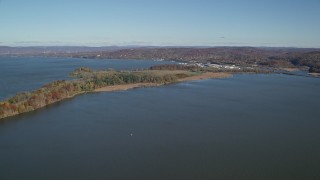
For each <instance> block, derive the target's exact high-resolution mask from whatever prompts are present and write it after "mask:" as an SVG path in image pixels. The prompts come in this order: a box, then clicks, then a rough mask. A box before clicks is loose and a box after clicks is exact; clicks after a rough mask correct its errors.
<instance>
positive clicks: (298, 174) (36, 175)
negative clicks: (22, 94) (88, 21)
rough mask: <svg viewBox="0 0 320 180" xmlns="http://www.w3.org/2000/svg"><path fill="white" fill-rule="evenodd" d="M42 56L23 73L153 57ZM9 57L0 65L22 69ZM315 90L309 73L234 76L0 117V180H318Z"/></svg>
mask: <svg viewBox="0 0 320 180" xmlns="http://www.w3.org/2000/svg"><path fill="white" fill-rule="evenodd" d="M31 59H32V58H31ZM33 60H34V59H33ZM78 60H79V61H81V63H79V62H78ZM16 61H18V62H20V61H19V60H16ZM55 61H57V62H55ZM70 61H72V63H71V62H70ZM30 62H32V61H30ZM48 62H50V63H53V64H56V65H55V67H52V69H50V68H49V69H48V70H45V69H42V68H39V71H38V70H34V71H30V72H34V73H35V74H38V75H39V76H40V77H39V79H41V83H45V82H47V81H49V82H50V81H51V80H52V79H55V78H57V77H58V79H59V78H65V77H67V75H66V74H67V73H66V72H65V71H61V72H60V73H57V72H55V73H56V74H54V75H52V76H51V75H50V76H46V74H48V72H50V73H52V72H51V71H55V70H56V66H60V67H65V68H66V69H67V70H69V68H70V69H71V71H72V70H73V69H72V68H73V67H74V64H77V63H79V64H80V65H81V66H91V67H93V68H102V67H103V68H104V66H107V65H108V66H111V65H110V64H113V68H120V69H121V68H127V69H130V68H131V67H134V68H139V67H148V66H150V65H152V64H153V63H156V62H151V61H119V60H111V61H107V60H105V61H101V60H100V61H96V60H80V59H63V58H60V59H59V58H58V59H50V60H48ZM0 63H1V61H0ZM15 63H16V62H15V61H14V62H13V64H12V63H9V62H6V63H5V64H7V65H8V66H9V67H8V68H11V69H12V70H13V72H15V73H18V74H19V75H20V74H27V73H26V72H24V70H25V67H23V68H22V67H21V66H19V65H17V64H15ZM20 63H21V62H20ZM34 63H36V64H38V63H39V61H38V60H34ZM41 63H42V62H41ZM69 63H70V64H69ZM82 63H83V64H82ZM95 63H96V64H95ZM44 64H45V63H44ZM4 66H6V65H3V64H2V65H1V66H0V67H1V71H0V74H1V79H2V80H1V81H2V82H7V83H9V84H7V83H5V84H7V85H8V87H9V88H7V91H5V92H6V93H3V91H2V89H3V88H4V87H3V86H2V87H1V96H2V97H7V96H8V95H11V93H10V92H9V91H12V93H15V92H14V91H15V90H13V89H12V88H11V84H10V81H9V80H3V79H7V78H11V77H8V76H7V74H3V72H6V71H3V69H7V68H5V67H4ZM26 66H31V65H30V64H27V65H26ZM35 66H38V65H35ZM39 66H40V65H39ZM71 67H72V68H71ZM16 68H22V69H20V70H18V69H16ZM25 76H27V75H25ZM31 76H32V75H31ZM23 78H26V77H23ZM23 78H21V79H23ZM18 81H19V78H18V77H17V79H16V82H18ZM37 81H38V80H37ZM34 82H36V81H34ZM21 84H23V85H21V89H22V88H23V86H26V85H29V84H28V83H25V82H21ZM34 86H36V85H34ZM34 86H33V87H24V88H31V89H32V88H35V87H34ZM19 88H20V87H19ZM19 88H18V89H19ZM4 89H6V88H4ZM8 92H9V93H8ZM319 92H320V80H319V79H317V78H311V77H302V76H289V75H281V74H269V75H253V74H252V75H248V74H243V75H235V76H234V77H231V78H225V79H211V80H201V81H192V82H184V83H180V84H172V85H168V86H162V87H152V88H142V89H133V90H128V91H118V92H108V93H91V94H84V95H80V96H77V97H75V98H73V99H69V100H66V101H63V102H61V103H57V104H54V105H51V106H49V107H46V108H43V109H40V110H37V111H34V112H31V113H27V114H23V115H19V116H16V117H11V118H8V119H7V120H5V121H2V122H0V179H1V180H2V179H3V180H6V179H137V180H138V179H139V180H141V179H319V178H320V171H319V169H320V153H319V152H320V143H319V139H320V111H319V110H320V105H319V100H320V94H319Z"/></svg>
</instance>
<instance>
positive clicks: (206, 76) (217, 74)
mask: <svg viewBox="0 0 320 180" xmlns="http://www.w3.org/2000/svg"><path fill="white" fill-rule="evenodd" d="M228 77H232V74H231V73H224V72H206V73H203V74H200V75H195V76H190V77H186V78H182V79H178V80H177V82H176V83H180V82H187V81H197V80H204V79H218V78H228ZM174 83H175V82H174ZM165 84H166V83H160V84H159V83H135V84H121V85H113V86H106V87H102V88H98V89H95V90H93V91H92V92H112V91H125V90H129V89H135V88H145V87H156V86H163V85H165Z"/></svg>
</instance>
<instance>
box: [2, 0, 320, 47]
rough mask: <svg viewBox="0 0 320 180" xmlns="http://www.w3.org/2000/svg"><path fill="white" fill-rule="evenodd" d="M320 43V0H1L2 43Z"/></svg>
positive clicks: (249, 44)
mask: <svg viewBox="0 0 320 180" xmlns="http://www.w3.org/2000/svg"><path fill="white" fill-rule="evenodd" d="M1 45H11V46H28V45H89V46H102V45H210V46H218V45H223V46H237V45H241V46H293V47H320V0H157V1H155V0H0V46H1Z"/></svg>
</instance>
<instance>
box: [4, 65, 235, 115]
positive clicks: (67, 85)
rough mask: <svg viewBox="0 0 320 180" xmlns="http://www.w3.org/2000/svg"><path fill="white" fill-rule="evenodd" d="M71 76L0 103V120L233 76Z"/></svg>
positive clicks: (166, 68) (189, 71)
mask: <svg viewBox="0 0 320 180" xmlns="http://www.w3.org/2000/svg"><path fill="white" fill-rule="evenodd" d="M70 75H71V76H73V77H75V78H76V79H74V80H68V81H66V80H58V81H54V82H52V83H49V84H46V85H44V86H42V87H41V88H39V89H37V90H34V91H32V92H23V93H18V94H17V95H15V96H14V97H12V98H9V99H7V100H5V101H2V102H0V119H3V118H6V117H10V116H14V115H18V114H22V113H26V112H30V111H34V110H36V109H39V108H42V107H45V106H47V105H50V104H53V103H55V102H59V101H62V100H64V99H67V98H72V97H74V96H76V95H79V94H82V93H89V92H106V91H119V90H127V89H132V88H139V87H151V86H160V85H165V84H171V83H179V82H183V81H192V80H199V79H208V78H225V77H230V76H232V72H217V71H216V70H214V69H210V68H199V67H195V66H183V65H158V66H153V67H151V68H150V69H144V70H133V71H115V70H102V71H93V70H91V69H90V68H86V67H83V68H78V69H76V70H75V71H73V72H72V73H70Z"/></svg>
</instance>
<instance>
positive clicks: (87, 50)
mask: <svg viewBox="0 0 320 180" xmlns="http://www.w3.org/2000/svg"><path fill="white" fill-rule="evenodd" d="M0 55H20V56H28V55H32V56H54V57H77V58H100V59H146V60H175V61H182V62H202V63H217V64H236V65H242V66H247V65H254V66H269V67H297V66H308V67H310V72H320V49H314V48H313V49H312V48H309V49H307V48H257V47H128V46H127V47H117V46H110V47H76V46H75V47H72V46H66V47H0Z"/></svg>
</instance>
